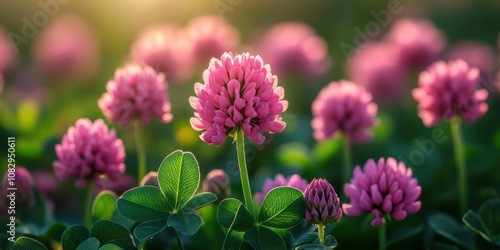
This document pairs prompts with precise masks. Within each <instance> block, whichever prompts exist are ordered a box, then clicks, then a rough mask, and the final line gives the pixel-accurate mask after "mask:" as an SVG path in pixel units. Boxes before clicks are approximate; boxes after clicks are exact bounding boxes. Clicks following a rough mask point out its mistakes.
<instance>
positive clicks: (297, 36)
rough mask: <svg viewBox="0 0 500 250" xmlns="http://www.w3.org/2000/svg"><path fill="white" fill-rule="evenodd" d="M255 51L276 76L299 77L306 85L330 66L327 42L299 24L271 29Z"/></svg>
mask: <svg viewBox="0 0 500 250" xmlns="http://www.w3.org/2000/svg"><path fill="white" fill-rule="evenodd" d="M256 52H257V53H258V54H259V55H260V56H261V57H262V58H263V59H264V61H266V63H268V64H269V65H272V68H273V70H274V71H275V73H276V74H277V75H280V76H287V75H289V76H292V75H298V76H299V77H301V78H302V81H306V82H310V81H313V82H314V81H317V80H319V79H321V78H322V77H323V76H324V75H325V74H326V73H327V72H328V71H329V70H330V68H331V65H332V63H331V60H330V58H329V56H328V45H327V43H326V41H325V40H324V39H323V38H322V37H320V36H318V35H317V34H316V32H315V31H314V29H313V28H312V27H311V26H309V25H307V24H306V23H302V22H284V23H279V24H276V25H274V26H272V27H271V28H269V29H268V30H267V31H266V32H265V33H264V34H263V35H262V37H261V38H260V39H259V40H258V41H257V44H256Z"/></svg>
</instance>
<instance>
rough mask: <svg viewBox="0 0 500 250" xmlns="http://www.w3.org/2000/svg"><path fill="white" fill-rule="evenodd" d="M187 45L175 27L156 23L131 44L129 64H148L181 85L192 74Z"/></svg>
mask: <svg viewBox="0 0 500 250" xmlns="http://www.w3.org/2000/svg"><path fill="white" fill-rule="evenodd" d="M190 46H191V45H190V42H189V40H188V37H187V36H186V34H185V33H184V32H183V31H182V29H181V28H180V27H178V26H177V25H175V24H159V25H153V26H150V27H147V28H145V29H144V30H143V31H141V32H140V33H139V35H138V36H137V38H136V40H135V41H134V43H133V44H132V48H131V52H130V57H131V59H132V61H135V62H138V63H141V64H146V65H149V66H150V67H151V68H153V69H155V70H156V71H159V72H162V73H164V74H165V76H166V78H167V79H168V81H169V82H171V83H174V84H179V83H183V82H184V81H186V80H187V79H188V78H189V77H190V76H191V74H192V69H191V66H190V64H191V61H192V59H191V58H190V57H189V56H187V55H189V47H190Z"/></svg>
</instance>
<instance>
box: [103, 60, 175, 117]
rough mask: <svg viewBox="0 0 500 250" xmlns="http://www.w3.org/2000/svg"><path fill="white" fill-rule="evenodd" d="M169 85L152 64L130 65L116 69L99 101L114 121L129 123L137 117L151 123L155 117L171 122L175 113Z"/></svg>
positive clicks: (105, 112) (107, 115)
mask: <svg viewBox="0 0 500 250" xmlns="http://www.w3.org/2000/svg"><path fill="white" fill-rule="evenodd" d="M167 87H168V85H167V82H166V80H165V76H164V75H163V73H157V72H156V71H155V70H153V69H152V68H151V67H149V66H141V65H137V64H129V65H126V66H125V67H123V68H121V69H118V70H116V72H115V76H114V78H113V79H112V80H110V81H109V82H108V84H107V86H106V93H104V94H103V95H102V97H101V99H99V101H98V102H97V104H98V105H99V108H101V110H102V112H103V113H104V115H105V116H106V117H108V119H109V120H110V121H111V122H112V123H119V124H121V125H122V126H128V125H129V124H130V122H131V121H132V120H133V119H135V118H138V119H140V120H141V122H142V124H147V123H148V122H149V119H150V118H151V117H156V118H157V119H159V120H160V121H161V122H164V123H168V122H170V121H171V120H172V114H171V113H170V102H169V99H168V97H167V95H166V91H167Z"/></svg>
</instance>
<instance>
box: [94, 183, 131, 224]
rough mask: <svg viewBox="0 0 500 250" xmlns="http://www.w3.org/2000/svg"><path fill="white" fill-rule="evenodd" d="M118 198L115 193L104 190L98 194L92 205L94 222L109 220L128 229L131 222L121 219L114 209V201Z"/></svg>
mask: <svg viewBox="0 0 500 250" xmlns="http://www.w3.org/2000/svg"><path fill="white" fill-rule="evenodd" d="M117 199H118V196H116V194H115V193H113V192H111V191H108V190H105V191H102V192H100V193H99V194H98V195H97V197H96V198H95V199H94V203H93V205H92V217H93V219H94V221H98V220H110V221H114V222H116V223H118V224H121V225H123V226H124V227H126V228H130V227H131V226H132V224H133V221H131V220H129V219H127V218H125V217H123V215H121V214H120V212H118V209H117V208H116V200H117Z"/></svg>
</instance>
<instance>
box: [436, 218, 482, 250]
mask: <svg viewBox="0 0 500 250" xmlns="http://www.w3.org/2000/svg"><path fill="white" fill-rule="evenodd" d="M428 223H429V226H430V227H431V229H432V230H433V231H434V232H435V233H437V234H439V235H441V236H443V237H445V238H446V239H448V240H450V241H452V242H453V243H455V244H458V245H460V246H461V247H463V248H466V249H474V245H475V242H474V235H473V234H472V233H471V232H470V231H469V230H467V228H466V227H464V226H461V225H460V224H459V223H458V222H457V221H456V220H455V219H454V218H453V217H451V216H449V215H447V214H444V213H437V214H434V215H432V216H431V217H430V218H429V221H428Z"/></svg>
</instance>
